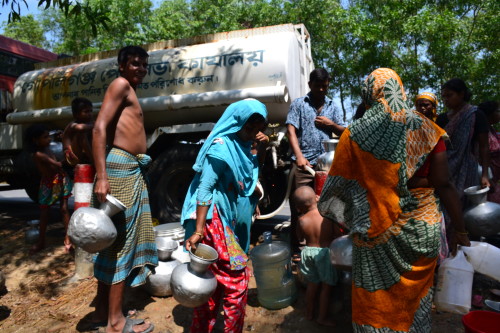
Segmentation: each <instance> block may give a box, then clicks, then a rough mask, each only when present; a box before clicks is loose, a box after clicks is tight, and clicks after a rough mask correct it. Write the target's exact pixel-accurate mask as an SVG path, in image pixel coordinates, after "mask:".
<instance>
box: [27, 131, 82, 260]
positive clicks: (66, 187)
mask: <svg viewBox="0 0 500 333" xmlns="http://www.w3.org/2000/svg"><path fill="white" fill-rule="evenodd" d="M26 138H27V141H28V142H29V143H30V144H31V147H32V150H33V151H34V153H33V159H34V161H35V165H36V167H37V168H38V171H39V172H40V174H41V176H42V179H41V181H40V190H39V192H38V203H39V204H40V237H39V240H38V243H37V244H35V245H34V246H33V247H32V248H31V250H30V253H36V252H39V251H40V250H42V249H43V248H45V231H46V229H47V224H48V222H49V218H50V206H52V205H53V204H55V203H56V202H57V201H60V203H61V206H60V210H61V216H62V219H63V223H64V228H65V229H66V231H67V230H68V223H69V210H68V198H69V197H70V196H71V189H72V188H73V182H72V180H71V178H70V177H69V176H68V175H67V174H66V172H64V170H63V169H62V163H61V162H59V161H57V160H56V158H55V156H54V154H53V153H52V152H51V151H50V149H49V145H50V142H51V138H50V136H49V131H48V129H47V128H46V127H45V126H44V125H39V124H37V125H33V126H31V127H29V128H28V129H27V131H26ZM64 246H65V248H66V252H69V250H70V248H71V241H70V239H69V237H68V235H67V234H66V235H65V237H64Z"/></svg>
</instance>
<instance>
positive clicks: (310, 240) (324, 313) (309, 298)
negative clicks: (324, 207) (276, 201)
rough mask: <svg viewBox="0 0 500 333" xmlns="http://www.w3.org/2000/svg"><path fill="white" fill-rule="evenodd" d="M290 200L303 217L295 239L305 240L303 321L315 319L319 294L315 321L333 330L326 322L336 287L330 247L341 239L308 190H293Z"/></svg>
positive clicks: (338, 229) (304, 187) (302, 263)
mask: <svg viewBox="0 0 500 333" xmlns="http://www.w3.org/2000/svg"><path fill="white" fill-rule="evenodd" d="M293 199H294V200H295V202H296V204H297V211H298V212H299V214H302V215H301V216H300V217H299V218H298V228H297V236H298V238H299V240H302V239H305V241H306V246H305V247H304V249H303V250H302V253H301V261H300V271H301V273H302V275H303V276H304V278H305V279H306V281H307V282H308V283H307V290H306V309H307V310H306V318H307V319H308V320H313V319H314V311H315V309H316V302H317V294H318V291H319V292H320V297H319V307H318V317H317V319H316V322H317V323H318V324H321V325H327V326H334V325H335V324H334V322H333V321H332V320H331V319H329V318H328V305H329V304H330V294H331V292H332V289H333V286H334V285H335V284H336V283H337V273H336V271H335V269H334V267H333V266H332V264H331V262H330V249H329V246H330V243H331V242H332V240H333V239H334V238H336V237H338V236H340V235H341V231H340V228H339V227H338V225H336V224H335V223H334V222H332V221H331V220H329V219H326V218H324V217H323V216H321V214H320V213H319V211H318V207H317V205H316V204H317V202H318V197H317V196H316V193H314V190H313V189H312V188H310V187H309V186H302V187H299V188H298V189H297V190H295V192H294V194H293Z"/></svg>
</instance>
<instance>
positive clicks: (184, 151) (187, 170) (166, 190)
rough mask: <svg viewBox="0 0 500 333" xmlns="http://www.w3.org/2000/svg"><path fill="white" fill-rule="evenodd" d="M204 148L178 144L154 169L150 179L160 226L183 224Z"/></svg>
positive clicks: (151, 194)
mask: <svg viewBox="0 0 500 333" xmlns="http://www.w3.org/2000/svg"><path fill="white" fill-rule="evenodd" d="M200 148H201V145H196V144H175V145H173V146H171V147H169V148H168V149H167V150H166V151H164V152H163V153H161V154H160V155H159V156H158V157H157V158H156V159H155V161H154V162H153V164H152V165H151V167H150V169H149V172H148V178H149V184H150V195H149V201H150V204H151V211H152V215H153V217H154V218H157V219H158V220H159V221H160V223H168V222H179V221H180V217H181V210H182V205H183V203H184V199H185V197H186V193H187V191H188V188H189V185H190V184H191V180H192V179H193V177H194V175H195V172H194V170H193V164H194V162H195V160H196V156H197V155H198V151H199V150H200Z"/></svg>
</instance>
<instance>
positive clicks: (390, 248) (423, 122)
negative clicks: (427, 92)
mask: <svg viewBox="0 0 500 333" xmlns="http://www.w3.org/2000/svg"><path fill="white" fill-rule="evenodd" d="M362 93H363V101H364V103H365V105H366V107H367V110H366V113H365V115H364V116H363V117H362V118H360V119H358V120H356V121H354V122H353V123H352V124H351V125H350V126H349V127H348V128H347V129H346V130H345V132H344V133H343V135H342V137H341V138H340V142H339V144H338V146H337V149H336V151H335V159H334V161H333V164H332V167H331V169H330V173H329V177H328V179H327V182H326V183H325V186H324V188H323V192H322V194H321V198H320V203H319V205H318V208H319V210H320V212H321V213H322V214H323V215H324V216H326V217H328V218H330V219H332V220H334V221H338V222H345V223H346V224H347V225H348V226H349V228H350V234H351V236H352V239H353V287H352V320H353V329H354V332H384V333H385V332H430V331H431V305H432V294H433V293H432V290H433V289H432V286H433V282H434V281H433V280H434V269H435V267H436V261H437V256H438V251H439V241H440V223H439V222H440V219H441V212H440V210H439V204H438V202H437V199H436V196H435V195H434V192H435V191H436V192H437V193H439V196H440V200H441V201H442V202H443V204H444V205H445V206H446V207H447V209H448V210H449V211H450V212H451V213H450V214H451V215H452V221H453V223H454V233H453V236H452V240H451V244H452V248H451V250H452V251H455V250H456V244H457V243H458V244H463V245H468V244H469V240H468V238H467V235H466V232H465V227H464V222H463V219H462V216H461V210H460V205H459V202H458V196H457V192H456V190H455V188H454V186H453V185H452V184H451V183H450V181H449V180H448V169H447V164H446V150H445V149H446V148H445V146H444V144H443V143H442V139H441V137H442V136H443V135H444V134H445V132H444V130H442V129H441V128H439V127H438V126H437V125H435V124H434V123H433V122H432V121H431V120H429V119H427V118H426V117H425V116H423V115H421V114H419V113H418V112H416V111H412V106H411V105H410V103H409V101H407V98H406V94H405V92H404V89H403V84H402V82H401V79H400V78H399V76H398V75H397V74H396V72H394V71H393V70H391V69H389V68H379V69H377V70H375V71H374V72H372V73H371V74H370V75H369V76H368V78H367V79H366V81H365V83H364V86H363V89H362ZM443 149H444V150H443ZM422 168H423V169H424V170H423V171H422V170H421V169H422ZM417 172H418V175H417V176H416V174H417Z"/></svg>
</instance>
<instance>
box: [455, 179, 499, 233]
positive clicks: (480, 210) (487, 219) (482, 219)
mask: <svg viewBox="0 0 500 333" xmlns="http://www.w3.org/2000/svg"><path fill="white" fill-rule="evenodd" d="M488 191H489V187H485V188H481V187H480V186H471V187H468V188H466V189H465V190H464V193H465V195H466V196H467V199H468V201H469V203H470V204H471V207H469V208H468V209H467V210H466V211H465V213H464V220H465V227H466V228H467V230H468V231H469V232H470V234H471V235H472V236H474V237H481V236H493V235H496V234H498V233H499V232H500V205H499V204H497V203H494V202H489V201H486V197H487V195H488Z"/></svg>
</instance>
